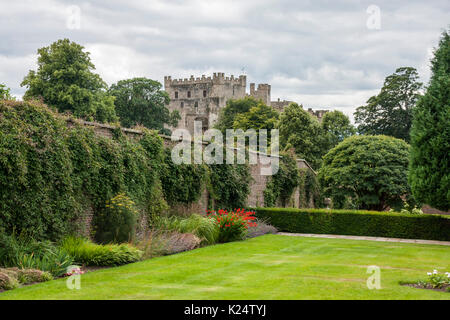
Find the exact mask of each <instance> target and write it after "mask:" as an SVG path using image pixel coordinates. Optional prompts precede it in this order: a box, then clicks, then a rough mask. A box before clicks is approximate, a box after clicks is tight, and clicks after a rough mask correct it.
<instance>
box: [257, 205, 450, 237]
mask: <svg viewBox="0 0 450 320" xmlns="http://www.w3.org/2000/svg"><path fill="white" fill-rule="evenodd" d="M254 210H255V211H256V216H257V217H258V218H262V219H267V221H268V222H269V223H270V224H271V225H273V226H275V227H276V228H278V229H279V230H280V231H287V232H298V233H319V234H320V233H322V234H342V235H356V236H373V237H390V238H406V239H429V240H443V241H449V240H450V217H447V216H439V215H428V214H427V215H425V214H420V215H412V214H400V213H389V212H379V211H362V210H327V209H292V208H256V209H254Z"/></svg>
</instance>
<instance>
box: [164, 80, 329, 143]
mask: <svg viewBox="0 0 450 320" xmlns="http://www.w3.org/2000/svg"><path fill="white" fill-rule="evenodd" d="M246 87H247V77H246V76H245V75H240V76H239V77H238V78H235V77H234V76H233V75H231V76H230V77H225V74H224V73H220V72H219V73H214V74H213V76H212V77H206V76H204V75H203V76H202V77H201V78H194V76H191V77H190V78H189V79H187V78H186V79H172V77H171V76H165V77H164V88H165V91H166V92H167V93H168V94H169V97H170V104H169V110H170V111H173V110H178V111H179V112H180V115H181V120H180V121H179V122H178V127H177V128H181V129H188V130H189V131H190V132H191V134H192V133H193V132H194V121H201V123H202V129H203V130H207V129H209V128H212V127H213V125H214V123H215V122H216V121H217V118H218V115H219V111H220V109H221V108H223V107H225V106H226V103H227V101H228V100H229V99H241V98H244V97H246V96H251V97H254V98H256V99H258V100H261V101H262V102H264V103H265V104H267V105H270V106H272V107H273V108H275V109H276V110H278V111H283V109H284V107H286V106H287V105H289V103H291V102H292V101H286V100H283V101H280V99H278V100H277V101H271V97H270V89H271V86H270V85H269V84H266V83H264V84H258V87H257V88H256V89H255V84H254V83H250V94H247V93H246ZM308 112H309V113H310V114H312V115H314V116H316V117H317V118H318V119H319V121H320V120H321V118H322V116H323V114H324V113H325V112H327V110H317V111H313V110H312V109H311V108H309V109H308Z"/></svg>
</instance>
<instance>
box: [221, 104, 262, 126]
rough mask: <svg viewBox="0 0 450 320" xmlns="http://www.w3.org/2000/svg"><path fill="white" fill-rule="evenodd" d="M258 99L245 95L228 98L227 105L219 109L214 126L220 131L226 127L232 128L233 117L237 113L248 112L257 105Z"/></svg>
mask: <svg viewBox="0 0 450 320" xmlns="http://www.w3.org/2000/svg"><path fill="white" fill-rule="evenodd" d="M259 103H260V101H259V100H257V99H255V98H253V97H245V98H242V99H230V100H228V101H227V105H226V106H225V107H224V108H223V109H222V110H220V113H219V118H218V119H217V122H216V124H215V125H214V127H215V128H216V129H219V130H220V131H222V132H225V130H226V129H232V128H233V124H234V119H235V117H236V116H237V115H238V114H242V113H246V112H248V111H249V110H250V109H251V108H252V107H256V106H258V104H259Z"/></svg>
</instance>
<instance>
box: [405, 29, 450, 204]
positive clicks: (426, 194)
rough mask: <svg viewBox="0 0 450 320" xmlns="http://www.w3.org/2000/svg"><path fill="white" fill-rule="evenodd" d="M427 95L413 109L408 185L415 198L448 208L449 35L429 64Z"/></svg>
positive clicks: (449, 144)
mask: <svg viewBox="0 0 450 320" xmlns="http://www.w3.org/2000/svg"><path fill="white" fill-rule="evenodd" d="M431 71H432V76H431V79H430V83H429V85H428V88H427V91H426V94H425V95H424V96H423V97H422V98H421V99H420V100H419V102H418V103H417V106H416V108H415V109H414V116H413V124H412V129H411V162H410V174H409V182H410V184H411V189H412V192H413V195H414V197H415V198H416V199H417V200H418V201H422V202H424V203H427V204H429V205H431V206H433V207H435V208H438V209H441V210H445V211H447V210H449V208H450V171H449V168H450V157H449V155H450V35H449V32H448V31H446V32H444V33H443V34H442V37H441V39H440V42H439V47H438V48H437V50H435V52H434V58H433V59H432V61H431Z"/></svg>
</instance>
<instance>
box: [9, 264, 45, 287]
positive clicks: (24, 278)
mask: <svg viewBox="0 0 450 320" xmlns="http://www.w3.org/2000/svg"><path fill="white" fill-rule="evenodd" d="M0 273H4V274H7V275H8V276H10V277H13V278H15V279H16V280H18V281H19V283H22V284H29V283H34V282H45V281H50V280H52V279H53V276H52V275H51V274H50V273H49V272H46V271H41V270H38V269H19V268H17V267H12V268H0Z"/></svg>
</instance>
